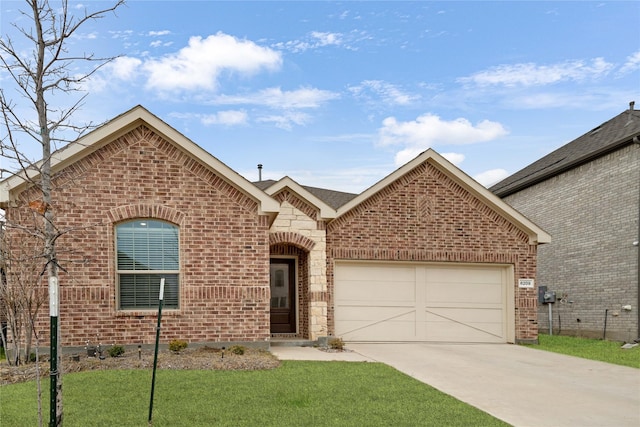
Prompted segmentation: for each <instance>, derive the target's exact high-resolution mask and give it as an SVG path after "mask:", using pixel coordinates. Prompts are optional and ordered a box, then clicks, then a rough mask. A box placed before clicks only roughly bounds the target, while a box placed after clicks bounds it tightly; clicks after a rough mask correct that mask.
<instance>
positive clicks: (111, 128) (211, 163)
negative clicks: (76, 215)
mask: <svg viewBox="0 0 640 427" xmlns="http://www.w3.org/2000/svg"><path fill="white" fill-rule="evenodd" d="M142 123H145V124H146V125H148V126H149V127H151V128H152V129H153V130H154V132H157V133H158V134H159V135H161V136H162V137H164V138H165V139H167V140H169V141H173V142H175V143H176V144H177V145H178V146H180V147H181V148H182V149H183V150H185V151H186V152H187V153H189V154H190V155H192V156H194V157H195V158H197V159H198V160H199V161H201V162H203V163H205V164H206V165H207V166H208V167H210V168H212V169H213V170H215V171H217V172H218V173H219V175H220V177H221V178H223V179H224V180H225V181H227V182H228V183H229V184H231V185H233V186H235V187H238V188H239V189H241V190H242V191H243V192H245V194H247V195H249V196H250V197H252V198H253V199H254V200H256V202H258V205H259V214H265V215H269V216H271V217H274V216H275V214H276V213H277V212H278V211H279V210H280V205H279V204H278V202H277V201H276V200H274V199H272V198H271V197H269V196H268V195H267V194H266V193H264V192H263V191H260V189H259V188H257V187H256V186H255V185H253V184H252V183H251V182H249V181H248V180H246V179H245V178H244V177H242V176H241V175H240V174H238V173H237V172H236V171H234V170H233V169H231V168H230V167H228V166H227V165H226V164H224V163H222V162H221V161H220V160H218V159H217V158H215V157H214V156H212V155H211V154H210V153H208V152H207V151H205V150H204V149H202V148H201V147H200V146H199V145H197V144H195V143H194V142H193V141H191V140H190V139H189V138H187V137H186V136H184V135H183V134H181V133H180V132H178V131H177V130H175V129H174V128H172V127H171V126H169V125H168V124H167V123H165V122H164V121H162V120H161V119H160V118H158V117H157V116H155V115H154V114H152V113H151V112H149V111H148V110H147V109H146V108H144V107H142V106H140V105H138V106H136V107H134V108H132V109H131V110H129V111H127V112H125V113H123V114H121V115H119V116H117V117H116V118H114V119H112V120H110V121H109V122H107V123H105V124H104V125H103V126H100V127H99V128H97V129H95V130H93V131H92V132H90V133H88V134H87V135H85V136H83V137H82V138H80V139H78V140H77V141H76V142H74V143H71V144H69V145H68V146H66V147H64V148H63V149H61V150H58V151H56V152H55V153H53V155H52V160H51V167H52V169H53V170H54V171H55V170H59V169H61V168H63V167H65V166H67V165H69V164H71V163H73V162H75V161H77V160H79V159H81V158H83V157H85V156H87V155H89V154H91V153H92V152H94V151H95V150H97V149H99V148H100V147H102V146H104V145H105V144H107V143H108V142H110V141H112V140H113V139H114V138H117V137H118V136H120V135H124V134H125V133H127V132H129V131H131V130H132V129H135V128H136V127H138V126H139V125H140V124H142ZM26 173H27V175H28V176H29V178H31V179H33V178H34V177H37V176H38V173H37V171H35V170H30V171H27V172H26ZM24 182H25V179H24V178H23V177H20V176H19V175H14V176H11V177H9V178H7V179H6V180H4V181H2V182H1V183H0V184H1V185H0V203H8V201H9V197H10V192H11V191H13V190H15V189H18V188H19V187H20V186H21V185H23V184H24Z"/></svg>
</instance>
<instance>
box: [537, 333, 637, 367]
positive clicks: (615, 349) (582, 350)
mask: <svg viewBox="0 0 640 427" xmlns="http://www.w3.org/2000/svg"><path fill="white" fill-rule="evenodd" d="M538 341H539V342H540V344H539V345H532V346H531V348H535V349H539V350H546V351H552V352H555V353H562V354H567V355H570V356H577V357H582V358H584V359H591V360H599V361H601V362H607V363H613V364H616V365H623V366H630V367H632V368H640V346H636V347H633V348H630V349H623V348H621V346H622V343H620V342H617V341H603V340H596V339H588V338H578V337H570V336H563V335H543V334H540V335H538Z"/></svg>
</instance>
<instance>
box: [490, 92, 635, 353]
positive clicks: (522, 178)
mask: <svg viewBox="0 0 640 427" xmlns="http://www.w3.org/2000/svg"><path fill="white" fill-rule="evenodd" d="M638 136H640V112H638V111H637V110H634V109H633V103H631V105H630V108H629V110H626V111H624V112H623V113H621V114H619V115H617V116H616V117H614V118H612V119H611V120H609V121H607V122H605V123H603V124H601V125H600V126H598V127H596V128H594V129H592V130H591V131H589V132H587V133H586V134H584V135H582V136H581V137H579V138H577V139H575V140H574V141H572V142H570V143H568V144H566V145H564V146H563V147H561V148H559V149H557V150H556V151H554V152H552V153H551V154H549V155H547V156H545V157H543V158H541V159H540V160H538V161H536V162H534V163H532V164H531V165H529V166H527V167H526V168H524V169H522V170H521V171H519V172H517V173H515V174H513V175H512V176H510V177H508V178H507V179H505V180H504V181H502V182H500V183H498V184H496V185H495V186H493V187H492V188H491V191H493V192H494V193H495V194H496V195H497V196H499V197H501V198H502V199H503V200H504V201H506V202H507V203H509V204H510V205H511V206H513V207H514V208H516V209H518V210H519V211H520V212H522V213H523V214H525V215H526V216H527V217H528V218H530V219H531V220H532V221H534V222H535V223H536V224H538V225H539V226H540V227H542V228H544V229H545V230H546V231H548V232H549V233H550V234H551V235H552V236H553V242H552V243H550V244H549V245H544V246H543V247H541V248H540V250H539V252H538V284H539V285H543V286H547V287H548V289H549V290H553V291H555V292H556V296H557V298H558V299H560V301H558V302H556V303H555V304H554V305H553V306H552V307H551V308H552V320H553V321H552V327H553V331H554V333H558V332H559V333H562V334H571V335H580V336H588V337H599V338H601V337H604V336H605V334H606V338H611V339H619V340H625V341H632V340H633V339H636V338H638V337H639V336H640V331H639V330H638V328H639V326H640V325H639V322H638V318H639V316H640V311H639V308H640V300H639V295H638V274H639V272H638V257H639V256H640V255H639V254H638V239H639V237H640V236H639V221H638V219H639V211H640V199H639V198H640V144H639V141H638ZM625 307H626V309H625ZM629 308H630V309H629ZM538 317H539V319H540V320H541V321H540V328H541V330H542V331H548V330H549V329H548V328H549V310H548V307H546V306H541V307H539V313H538ZM605 327H606V330H605Z"/></svg>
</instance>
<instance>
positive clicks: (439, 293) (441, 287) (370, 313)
mask: <svg viewBox="0 0 640 427" xmlns="http://www.w3.org/2000/svg"><path fill="white" fill-rule="evenodd" d="M513 300H514V295H513V267H512V266H511V265H495V264H489V265H485V264H458V263H403V262H351V261H342V262H341V261H336V265H335V306H334V307H335V329H336V335H337V336H340V337H342V338H343V339H345V340H347V341H387V342H389V341H391V342H393V341H396V342H402V341H418V342H419V341H424V342H461V343H463V342H476V343H477V342H483V343H505V342H514V339H515V338H514V328H513V325H514V307H513Z"/></svg>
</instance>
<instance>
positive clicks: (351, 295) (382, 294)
mask: <svg viewBox="0 0 640 427" xmlns="http://www.w3.org/2000/svg"><path fill="white" fill-rule="evenodd" d="M391 286H392V288H393V289H392V292H391V289H389V287H390V284H389V281H382V280H379V279H377V280H357V281H356V280H345V281H343V282H341V286H340V289H339V290H337V291H336V299H339V300H340V301H344V302H350V301H362V300H363V297H365V298H366V301H371V302H375V301H377V302H379V303H384V304H383V305H386V304H387V303H389V304H392V303H396V302H402V301H404V302H410V303H413V302H414V301H415V299H416V286H415V274H414V279H413V280H411V281H396V280H394V281H393V284H392V285H391Z"/></svg>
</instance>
